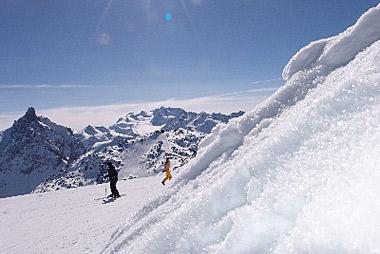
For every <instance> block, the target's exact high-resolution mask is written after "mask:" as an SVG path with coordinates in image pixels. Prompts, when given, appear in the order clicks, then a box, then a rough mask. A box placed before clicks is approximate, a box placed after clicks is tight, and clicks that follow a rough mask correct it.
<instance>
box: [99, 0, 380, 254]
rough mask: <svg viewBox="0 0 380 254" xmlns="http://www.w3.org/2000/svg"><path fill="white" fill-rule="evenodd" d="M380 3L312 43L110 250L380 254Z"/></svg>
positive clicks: (208, 141)
mask: <svg viewBox="0 0 380 254" xmlns="http://www.w3.org/2000/svg"><path fill="white" fill-rule="evenodd" d="M379 38H380V5H378V6H377V7H375V8H372V9H370V10H369V11H368V12H366V13H365V14H363V16H362V17H361V18H360V19H359V20H358V22H357V23H356V24H355V25H354V26H352V27H350V28H348V29H347V30H346V31H345V32H344V33H342V34H340V35H338V36H335V37H332V38H328V39H325V40H321V41H318V42H314V43H311V44H310V45H309V46H306V47H305V48H304V49H301V50H300V51H299V52H298V53H297V54H296V55H295V56H294V57H293V58H292V59H291V61H290V62H289V64H288V66H287V67H286V68H285V70H284V78H285V79H286V80H287V83H286V84H285V85H284V86H283V87H282V88H281V89H280V90H279V91H278V92H277V93H275V94H274V95H273V96H272V97H271V98H269V99H268V100H266V101H265V102H264V103H262V104H261V105H260V106H259V107H257V108H256V109H254V110H253V111H251V112H250V113H247V114H245V115H244V116H243V117H241V118H240V119H239V120H238V122H237V123H229V124H228V125H226V126H218V127H217V128H215V129H214V130H213V133H212V134H211V135H209V136H208V137H206V138H205V139H204V140H203V141H202V143H201V145H200V149H199V153H198V156H197V158H196V160H195V161H193V162H191V163H190V164H188V165H187V166H186V167H185V168H184V169H183V170H182V171H181V172H180V173H177V174H176V175H175V176H174V181H172V182H171V183H169V187H170V189H169V191H168V192H166V193H164V194H163V195H161V196H160V197H159V198H157V199H156V200H155V201H154V202H151V203H150V204H147V205H146V206H145V208H144V209H143V210H141V211H140V212H139V213H137V214H136V215H135V216H134V217H132V218H130V219H129V220H128V222H127V223H126V224H125V226H124V227H120V228H119V229H118V230H117V231H115V233H114V234H113V236H112V238H111V239H110V242H109V244H108V245H107V246H106V248H105V252H106V253H108V252H109V253H114V252H115V253H380V243H379V235H380V195H379V193H380V185H379V182H380V170H379V165H380V64H379V63H380V41H379Z"/></svg>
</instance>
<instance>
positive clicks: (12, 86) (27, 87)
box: [0, 85, 90, 89]
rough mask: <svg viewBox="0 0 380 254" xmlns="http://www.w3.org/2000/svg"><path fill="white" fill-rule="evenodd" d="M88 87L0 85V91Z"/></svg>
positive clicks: (83, 86)
mask: <svg viewBox="0 0 380 254" xmlns="http://www.w3.org/2000/svg"><path fill="white" fill-rule="evenodd" d="M88 87H90V86H89V85H0V89H65V88H88Z"/></svg>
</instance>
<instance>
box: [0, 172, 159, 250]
mask: <svg viewBox="0 0 380 254" xmlns="http://www.w3.org/2000/svg"><path fill="white" fill-rule="evenodd" d="M160 181H161V177H145V178H140V179H130V180H126V181H119V182H118V185H117V187H118V189H119V191H120V193H121V194H122V195H123V196H122V197H121V198H120V199H116V200H115V201H113V202H112V200H107V199H105V201H103V199H102V198H103V197H105V196H106V191H107V193H108V194H109V193H110V191H109V185H108V184H100V185H94V186H88V187H82V188H77V189H70V190H62V191H55V192H46V193H40V194H29V195H23V196H17V197H10V198H3V199H0V225H1V226H0V235H1V237H0V253H100V252H101V251H102V249H103V248H104V246H105V245H106V243H107V241H108V240H109V239H111V238H112V234H113V233H114V232H115V231H116V230H117V229H118V227H119V226H120V225H122V224H123V222H125V221H126V220H127V219H128V218H129V217H130V216H132V215H133V214H134V213H135V212H136V211H138V210H139V209H142V208H143V205H144V204H145V203H146V202H147V201H149V200H151V199H153V198H155V197H156V196H157V195H158V194H159V193H162V192H165V188H163V186H162V185H161V183H160Z"/></svg>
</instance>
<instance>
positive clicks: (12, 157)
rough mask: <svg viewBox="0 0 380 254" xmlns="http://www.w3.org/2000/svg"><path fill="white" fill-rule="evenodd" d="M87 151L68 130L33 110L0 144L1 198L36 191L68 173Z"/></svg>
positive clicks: (14, 125) (7, 131) (15, 125)
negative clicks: (40, 185) (37, 114)
mask: <svg viewBox="0 0 380 254" xmlns="http://www.w3.org/2000/svg"><path fill="white" fill-rule="evenodd" d="M84 151H85V149H84V147H83V145H82V144H81V142H80V140H78V139H77V138H76V137H75V136H74V135H73V132H72V131H71V130H70V129H69V128H66V127H63V126H60V125H57V124H55V123H53V122H51V121H50V120H49V119H47V118H44V117H37V116H36V114H35V111H34V109H33V108H29V109H28V111H27V112H26V114H25V115H24V116H23V117H21V118H20V119H18V120H17V121H15V122H14V124H13V125H12V127H11V128H9V129H8V130H6V131H4V133H3V135H2V139H1V142H0V197H5V196H12V195H17V194H25V193H29V192H31V191H33V190H34V189H35V188H36V187H37V186H38V185H39V184H40V183H41V182H42V181H43V180H45V179H46V178H47V177H48V176H50V175H51V174H54V173H59V172H61V171H64V170H65V169H66V168H67V167H68V165H70V164H71V163H72V162H74V161H75V160H76V159H78V158H79V156H80V155H82V154H83V152H84Z"/></svg>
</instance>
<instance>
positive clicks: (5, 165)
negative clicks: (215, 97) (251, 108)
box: [0, 107, 243, 197]
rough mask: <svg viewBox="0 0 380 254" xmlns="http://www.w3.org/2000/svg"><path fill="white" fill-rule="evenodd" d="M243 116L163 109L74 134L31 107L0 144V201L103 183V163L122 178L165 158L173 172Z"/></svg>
mask: <svg viewBox="0 0 380 254" xmlns="http://www.w3.org/2000/svg"><path fill="white" fill-rule="evenodd" d="M242 114H243V112H239V113H234V114H231V115H229V116H227V115H223V114H207V113H199V114H198V113H194V112H186V111H184V110H182V109H179V108H164V107H161V108H159V109H156V110H153V111H150V112H144V111H142V112H140V113H138V114H134V113H129V114H127V115H126V116H125V117H122V118H120V119H119V120H118V121H117V122H116V123H115V124H114V125H112V126H110V127H109V128H106V127H93V126H88V127H86V128H85V129H84V130H83V131H82V132H81V133H76V134H74V133H73V132H72V131H71V130H70V129H69V128H65V127H63V126H59V125H57V124H55V123H53V122H51V121H50V120H49V119H47V118H45V117H37V116H36V114H35V111H34V109H33V108H29V109H28V111H27V112H26V114H25V116H23V117H22V118H20V119H19V120H17V121H16V122H15V123H14V124H13V126H12V127H11V128H9V129H8V130H6V131H5V132H4V134H3V138H2V140H1V141H0V155H1V157H0V197H5V196H11V195H17V194H24V193H29V192H31V191H34V192H43V191H47V190H57V189H62V188H73V187H79V186H84V185H87V184H94V183H102V182H104V181H105V179H104V178H103V175H104V174H105V168H104V161H105V160H111V161H113V162H114V163H115V165H116V167H117V169H118V170H119V171H120V173H119V176H120V177H121V178H123V177H131V176H133V177H136V176H148V175H152V174H156V173H158V172H160V171H161V170H162V169H163V168H162V167H163V161H164V159H165V156H170V157H171V158H172V165H173V169H174V170H176V169H177V168H179V167H181V166H183V165H184V164H186V163H187V162H188V161H189V160H190V159H191V158H193V157H195V155H196V153H197V150H198V144H199V142H200V141H201V139H202V138H203V137H205V135H206V134H208V133H209V132H210V131H211V129H212V128H213V127H214V126H215V125H217V124H218V123H226V122H228V120H230V119H231V118H234V117H237V116H240V115H242ZM19 185H21V187H20V186H19Z"/></svg>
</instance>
